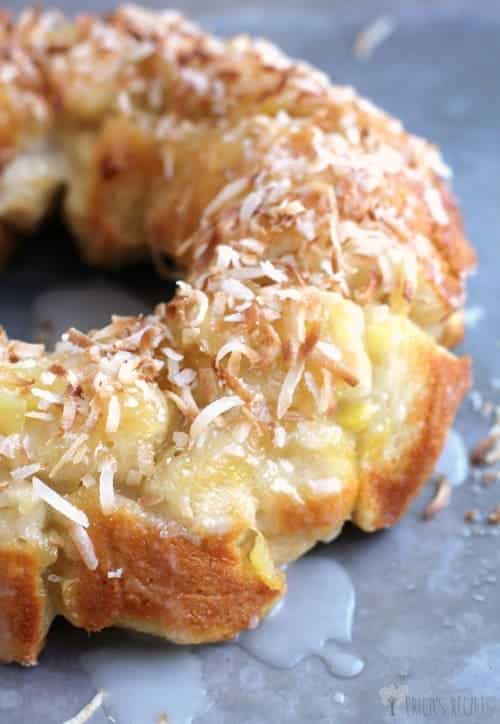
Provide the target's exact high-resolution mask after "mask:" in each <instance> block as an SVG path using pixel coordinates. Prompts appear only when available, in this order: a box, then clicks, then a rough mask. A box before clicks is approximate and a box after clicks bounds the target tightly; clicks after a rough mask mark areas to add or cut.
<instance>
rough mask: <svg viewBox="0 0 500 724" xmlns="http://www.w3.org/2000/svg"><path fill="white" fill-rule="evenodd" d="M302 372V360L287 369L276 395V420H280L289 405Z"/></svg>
mask: <svg viewBox="0 0 500 724" xmlns="http://www.w3.org/2000/svg"><path fill="white" fill-rule="evenodd" d="M303 373H304V362H297V363H296V364H295V365H294V366H293V367H291V368H290V369H289V370H288V372H287V374H286V377H285V380H284V382H283V384H282V386H281V390H280V393H279V396H278V404H277V408H276V414H277V417H278V420H281V418H282V417H283V416H284V415H285V414H286V412H287V410H288V409H289V407H290V406H291V404H292V402H293V397H294V395H295V390H296V389H297V385H298V384H299V382H300V380H301V378H302V375H303Z"/></svg>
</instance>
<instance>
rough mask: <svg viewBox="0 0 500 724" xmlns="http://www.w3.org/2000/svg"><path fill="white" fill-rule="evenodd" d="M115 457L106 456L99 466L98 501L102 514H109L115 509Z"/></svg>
mask: <svg viewBox="0 0 500 724" xmlns="http://www.w3.org/2000/svg"><path fill="white" fill-rule="evenodd" d="M117 467H118V466H117V462H116V460H115V458H113V457H111V456H109V457H106V458H105V459H104V460H103V461H102V462H101V464H100V466H99V468H100V470H99V472H100V475H99V502H100V504H101V510H102V512H103V513H104V515H111V513H113V512H114V511H115V510H116V500H115V488H114V482H115V473H116V470H117Z"/></svg>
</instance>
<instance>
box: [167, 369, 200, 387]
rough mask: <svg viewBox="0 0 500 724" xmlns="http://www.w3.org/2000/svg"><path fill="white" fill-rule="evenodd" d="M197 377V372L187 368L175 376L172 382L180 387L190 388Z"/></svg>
mask: <svg viewBox="0 0 500 724" xmlns="http://www.w3.org/2000/svg"><path fill="white" fill-rule="evenodd" d="M197 376H198V375H197V373H196V372H195V370H193V369H191V367H186V368H185V369H183V370H181V371H180V372H177V373H176V374H175V375H173V377H172V382H173V383H174V384H175V385H177V386H178V387H189V386H190V385H192V384H193V382H194V381H195V380H196V378H197Z"/></svg>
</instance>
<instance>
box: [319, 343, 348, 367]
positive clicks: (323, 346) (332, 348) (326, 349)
mask: <svg viewBox="0 0 500 724" xmlns="http://www.w3.org/2000/svg"><path fill="white" fill-rule="evenodd" d="M316 348H317V349H318V351H319V352H321V354H323V355H324V356H325V357H328V358H329V359H331V360H332V361H333V362H340V361H341V359H342V355H341V353H340V350H339V348H338V347H337V346H336V345H334V344H332V343H331V342H324V341H322V340H320V341H319V342H317V344H316Z"/></svg>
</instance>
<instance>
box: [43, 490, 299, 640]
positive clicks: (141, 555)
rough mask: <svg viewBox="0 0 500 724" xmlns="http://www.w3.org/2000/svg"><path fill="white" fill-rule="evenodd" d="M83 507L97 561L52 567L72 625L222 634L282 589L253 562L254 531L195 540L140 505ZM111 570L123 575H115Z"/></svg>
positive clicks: (279, 579) (171, 634)
mask: <svg viewBox="0 0 500 724" xmlns="http://www.w3.org/2000/svg"><path fill="white" fill-rule="evenodd" d="M81 507H82V509H85V510H86V511H87V513H88V515H89V519H90V520H91V521H92V523H91V526H90V529H89V534H90V536H91V538H92V540H93V543H94V547H95V551H96V554H97V556H98V559H99V567H98V568H97V569H96V570H95V571H89V570H88V569H87V568H86V567H85V566H84V564H83V563H82V561H81V559H76V560H75V561H71V562H70V561H68V560H67V559H66V560H65V559H64V557H63V558H61V559H60V560H59V561H58V564H57V565H56V566H55V567H54V571H55V572H56V573H63V575H64V582H63V583H62V586H61V591H60V593H58V595H57V598H58V600H60V606H61V608H60V612H61V613H62V614H63V615H64V616H65V617H66V618H68V619H69V620H70V621H71V622H72V623H73V624H74V625H75V626H79V627H82V628H85V629H87V630H88V631H99V630H100V629H103V628H106V627H108V626H120V625H121V626H128V627H132V628H137V629H139V630H142V631H146V632H148V631H149V632H154V633H155V634H157V635H162V636H165V637H167V638H169V639H170V640H173V641H176V642H178V643H202V642H208V641H220V640H224V639H228V638H232V637H234V636H235V635H236V634H237V633H238V631H241V630H242V629H245V628H248V627H249V626H251V625H252V624H253V623H254V622H255V621H256V620H258V619H260V618H261V617H262V615H263V614H264V612H265V611H266V610H267V609H268V608H269V607H270V606H271V605H272V604H273V602H275V601H276V600H277V599H278V598H279V597H280V596H281V595H282V593H283V591H284V585H285V584H284V578H283V576H281V575H280V574H279V573H276V576H275V578H274V580H273V581H272V583H271V582H270V581H267V582H265V581H264V580H262V579H260V578H259V577H258V576H256V574H255V570H254V569H253V567H252V566H251V565H250V563H249V562H248V558H247V557H248V554H249V553H250V550H251V547H252V538H253V536H252V534H251V532H250V531H249V532H248V534H247V535H245V532H244V531H237V530H233V531H231V533H230V534H227V535H225V536H212V537H206V538H204V539H202V540H198V541H197V540H193V539H192V538H190V537H189V536H187V535H186V534H184V535H183V534H182V533H179V534H175V533H169V534H168V535H166V534H165V527H164V526H162V525H160V524H154V523H152V522H150V521H148V520H147V519H145V517H144V516H141V515H140V514H139V513H138V512H137V511H135V510H130V509H126V508H121V509H120V510H118V511H117V512H116V513H114V514H113V515H110V516H103V515H102V513H101V512H100V509H99V506H98V504H97V503H96V501H94V502H93V503H92V502H91V503H90V505H87V506H85V504H82V505H81ZM110 571H118V572H119V573H120V574H121V575H120V577H116V578H110V577H108V573H109V572H110ZM54 585H55V586H57V584H54Z"/></svg>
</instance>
